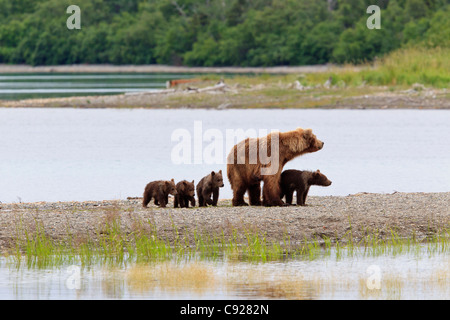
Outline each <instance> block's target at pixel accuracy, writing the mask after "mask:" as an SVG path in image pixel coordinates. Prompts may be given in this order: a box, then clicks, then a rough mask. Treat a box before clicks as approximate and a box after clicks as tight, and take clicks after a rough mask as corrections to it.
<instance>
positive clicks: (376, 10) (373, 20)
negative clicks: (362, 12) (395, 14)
mask: <svg viewBox="0 0 450 320" xmlns="http://www.w3.org/2000/svg"><path fill="white" fill-rule="evenodd" d="M366 13H371V14H372V15H371V16H370V17H369V18H368V19H367V22H366V26H367V28H368V29H371V30H372V29H381V10H380V7H379V6H376V5H371V6H368V7H367V10H366Z"/></svg>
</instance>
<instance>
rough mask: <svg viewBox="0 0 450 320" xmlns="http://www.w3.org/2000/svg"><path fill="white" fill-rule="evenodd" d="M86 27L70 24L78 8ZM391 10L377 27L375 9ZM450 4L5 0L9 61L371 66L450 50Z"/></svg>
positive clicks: (0, 10) (5, 59) (403, 0)
mask: <svg viewBox="0 0 450 320" xmlns="http://www.w3.org/2000/svg"><path fill="white" fill-rule="evenodd" d="M73 4H75V5H77V6H79V7H80V9H81V29H80V30H76V29H75V30H69V29H68V28H67V26H66V21H67V19H68V18H69V16H70V14H68V13H67V12H66V9H67V7H68V6H70V5H73ZM373 4H375V5H378V6H379V7H380V8H381V29H373V30H370V29H368V28H367V26H366V21H367V19H368V18H369V16H370V14H368V13H367V12H366V9H367V7H368V6H369V5H373ZM449 16H450V1H449V0H378V1H377V0H317V1H311V0H14V1H11V0H0V63H5V64H29V65H64V64H106V63H108V64H118V65H120V64H138V65H139V64H166V65H185V66H277V65H313V64H324V63H335V64H345V63H364V62H369V61H373V60H374V59H377V58H381V57H383V56H384V55H385V54H386V53H389V52H391V51H394V50H397V49H404V48H409V47H420V48H435V47H441V48H448V47H449V46H450V19H449Z"/></svg>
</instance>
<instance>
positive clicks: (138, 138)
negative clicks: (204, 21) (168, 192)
mask: <svg viewBox="0 0 450 320" xmlns="http://www.w3.org/2000/svg"><path fill="white" fill-rule="evenodd" d="M449 124H450V112H449V111H445V110H427V111H425V110H270V109H269V110H250V109H249V110H222V111H219V110H187V109H180V110H144V109H127V110H113V109H102V110H100V109H93V110H79V109H0V201H2V202H4V203H6V202H20V201H22V202H35V201H85V200H111V199H124V198H126V197H128V196H140V195H142V193H143V190H144V187H145V185H146V184H147V183H148V182H149V181H152V180H158V179H171V178H174V179H175V180H176V181H179V180H182V179H186V180H189V181H191V180H195V181H196V182H198V181H199V180H200V179H201V178H202V177H203V176H205V175H206V174H208V173H209V172H211V171H212V170H215V171H218V170H222V171H223V173H224V174H225V173H226V155H227V153H228V150H227V144H229V140H230V139H227V132H228V131H227V130H231V131H232V132H233V131H236V130H238V129H242V130H248V131H247V132H248V133H249V134H250V135H251V134H252V130H253V131H254V132H255V133H256V134H258V132H259V130H260V129H267V130H271V129H277V130H280V131H288V130H292V129H295V128H296V127H303V128H312V129H313V132H314V133H315V134H316V135H317V137H318V138H319V139H321V140H322V141H324V142H325V146H324V148H323V149H322V150H321V151H319V152H316V153H312V154H306V155H304V156H302V157H299V158H297V159H295V160H293V161H291V162H289V163H287V165H286V166H285V169H300V170H316V169H320V170H321V172H322V173H324V174H325V175H327V176H328V178H329V179H330V180H332V181H333V184H332V185H331V186H329V187H318V186H317V187H312V188H311V191H310V194H311V195H339V196H342V195H348V194H353V193H358V192H378V193H391V192H394V191H399V192H448V191H449V190H450V125H449ZM177 132H178V133H180V132H181V133H184V134H185V137H184V140H179V136H178V134H177ZM186 135H187V137H186ZM181 141H184V142H186V141H187V142H189V141H191V142H192V143H191V144H190V146H189V148H186V150H183V151H182V152H179V151H180V150H179V149H178V146H180V145H181ZM182 146H186V143H185V144H183V145H182ZM211 146H212V147H213V149H214V150H213V152H211V150H212V149H211ZM189 152H190V153H189ZM183 161H184V162H183ZM231 196H232V192H231V188H230V186H229V184H228V181H227V179H225V187H224V188H222V189H221V191H220V197H221V198H231Z"/></svg>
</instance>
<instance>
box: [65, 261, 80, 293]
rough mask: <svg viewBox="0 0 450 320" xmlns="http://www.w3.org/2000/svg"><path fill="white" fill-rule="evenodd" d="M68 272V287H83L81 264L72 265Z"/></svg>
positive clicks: (72, 288)
mask: <svg viewBox="0 0 450 320" xmlns="http://www.w3.org/2000/svg"><path fill="white" fill-rule="evenodd" d="M66 272H67V273H68V274H69V277H68V278H67V279H66V287H67V289H69V290H80V289H81V268H80V267H79V266H75V265H72V266H70V267H68V268H67V270H66Z"/></svg>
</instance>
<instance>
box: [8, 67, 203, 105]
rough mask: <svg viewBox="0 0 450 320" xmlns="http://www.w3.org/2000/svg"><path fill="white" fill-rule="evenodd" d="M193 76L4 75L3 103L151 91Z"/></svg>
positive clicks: (104, 74) (109, 74)
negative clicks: (31, 99) (19, 100)
mask: <svg viewBox="0 0 450 320" xmlns="http://www.w3.org/2000/svg"><path fill="white" fill-rule="evenodd" d="M193 77H195V75H193V74H164V73H151V74H146V73H140V74H136V73H129V74H127V73H120V74H115V73H85V74H83V73H58V74H48V73H42V74H39V73H37V74H36V73H33V74H30V73H25V74H3V75H0V100H18V99H29V98H54V97H71V96H92V95H108V94H120V93H126V92H140V91H151V90H155V89H161V88H165V87H166V81H167V80H171V79H183V78H193Z"/></svg>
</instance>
